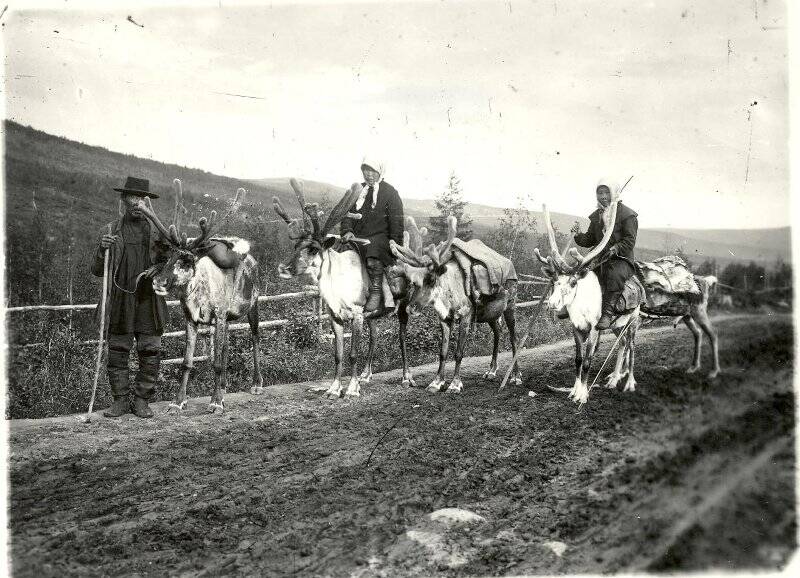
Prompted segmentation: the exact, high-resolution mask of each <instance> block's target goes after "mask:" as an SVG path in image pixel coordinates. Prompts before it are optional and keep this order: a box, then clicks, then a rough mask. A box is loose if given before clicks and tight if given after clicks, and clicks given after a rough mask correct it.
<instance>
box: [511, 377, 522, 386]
mask: <svg viewBox="0 0 800 578" xmlns="http://www.w3.org/2000/svg"><path fill="white" fill-rule="evenodd" d="M511 383H513V384H514V385H522V376H521V375H517V376H516V377H515V378H514V379H512V380H511Z"/></svg>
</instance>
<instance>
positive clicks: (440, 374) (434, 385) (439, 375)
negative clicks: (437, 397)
mask: <svg viewBox="0 0 800 578" xmlns="http://www.w3.org/2000/svg"><path fill="white" fill-rule="evenodd" d="M439 326H440V327H441V328H442V343H441V347H440V349H439V370H438V371H437V372H436V377H435V378H434V380H433V381H432V382H431V383H430V385H428V387H427V390H428V391H430V392H431V393H436V392H439V391H442V390H443V389H444V386H445V380H444V366H445V363H446V362H447V352H448V351H449V350H450V334H451V333H452V332H453V318H452V317H451V318H450V320H449V321H446V320H440V321H439Z"/></svg>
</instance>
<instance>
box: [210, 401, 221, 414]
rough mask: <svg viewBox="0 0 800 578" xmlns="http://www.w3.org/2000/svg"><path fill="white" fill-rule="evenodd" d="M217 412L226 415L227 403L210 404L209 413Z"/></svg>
mask: <svg viewBox="0 0 800 578" xmlns="http://www.w3.org/2000/svg"><path fill="white" fill-rule="evenodd" d="M217 410H219V413H221V414H222V413H225V403H224V402H220V403H214V402H211V403H209V404H208V413H216V411H217Z"/></svg>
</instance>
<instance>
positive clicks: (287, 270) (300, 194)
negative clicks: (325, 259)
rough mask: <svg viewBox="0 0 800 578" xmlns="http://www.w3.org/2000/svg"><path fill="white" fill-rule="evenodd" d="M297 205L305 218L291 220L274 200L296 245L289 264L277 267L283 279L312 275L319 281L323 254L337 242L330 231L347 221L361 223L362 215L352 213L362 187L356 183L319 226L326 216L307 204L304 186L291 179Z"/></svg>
mask: <svg viewBox="0 0 800 578" xmlns="http://www.w3.org/2000/svg"><path fill="white" fill-rule="evenodd" d="M289 183H290V184H291V185H292V189H293V190H294V193H295V196H296V197H297V202H298V203H299V205H300V211H301V215H302V217H301V218H300V219H290V218H289V215H288V213H287V212H286V209H284V208H283V205H282V204H281V201H280V199H278V197H272V206H273V208H274V209H275V212H276V213H277V214H278V216H279V217H280V218H281V219H283V221H284V222H285V223H286V224H287V225H288V226H289V239H291V240H292V241H294V250H293V252H292V257H291V259H290V260H289V261H288V263H281V264H280V265H278V274H279V275H280V277H281V278H282V279H289V278H291V277H294V276H295V275H303V274H306V275H309V276H311V277H313V278H314V279H317V278H319V274H320V271H321V267H322V254H323V252H324V251H326V250H328V249H329V248H330V247H331V246H333V244H334V243H335V242H336V240H337V238H336V236H333V235H331V234H330V232H331V230H333V228H334V227H335V226H336V225H338V224H339V223H340V222H341V220H342V219H344V218H345V217H350V218H353V219H360V218H361V215H360V214H357V213H349V212H348V211H349V209H350V207H352V206H353V203H355V202H356V199H358V196H359V195H360V194H361V188H362V187H361V185H360V184H358V183H353V185H352V186H351V187H350V189H349V190H348V191H347V192H346V193H345V195H344V196H343V197H342V199H341V200H340V201H339V203H338V204H337V205H336V206H335V207H334V208H333V210H331V214H330V215H329V216H328V219H327V220H326V221H325V224H324V225H323V226H320V222H319V220H320V217H322V216H323V213H322V212H321V211H320V210H319V205H317V203H306V199H305V193H304V188H305V187H304V184H303V182H302V181H298V180H297V179H289Z"/></svg>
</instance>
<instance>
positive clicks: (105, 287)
mask: <svg viewBox="0 0 800 578" xmlns="http://www.w3.org/2000/svg"><path fill="white" fill-rule="evenodd" d="M108 234H109V235H110V234H111V225H109V226H108ZM110 252H111V247H108V248H106V250H105V254H104V255H103V295H102V297H101V298H100V337H99V338H98V340H97V361H96V362H95V365H94V383H92V398H91V399H90V400H89V411H87V412H86V423H89V422H90V421H92V408H94V398H95V395H97V380H98V379H99V378H100V364H101V361H102V360H103V345H104V344H105V340H104V339H103V337H104V335H105V330H106V294H107V292H108V254H109V253H110Z"/></svg>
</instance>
